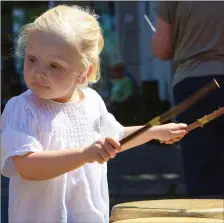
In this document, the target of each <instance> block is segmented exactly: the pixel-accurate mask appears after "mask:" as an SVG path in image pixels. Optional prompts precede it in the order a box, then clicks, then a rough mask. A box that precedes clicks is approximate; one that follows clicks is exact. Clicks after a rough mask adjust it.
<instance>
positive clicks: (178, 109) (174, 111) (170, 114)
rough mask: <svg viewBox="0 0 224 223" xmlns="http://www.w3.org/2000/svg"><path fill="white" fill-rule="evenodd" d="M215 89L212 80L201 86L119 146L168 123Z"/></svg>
mask: <svg viewBox="0 0 224 223" xmlns="http://www.w3.org/2000/svg"><path fill="white" fill-rule="evenodd" d="M217 88H219V84H218V82H217V81H216V80H215V79H213V80H212V81H211V83H209V84H207V85H205V86H203V87H202V88H200V89H199V90H198V91H197V92H195V93H194V94H192V95H191V96H190V97H188V98H187V99H185V100H184V101H183V102H181V103H180V104H179V105H177V106H175V107H173V108H171V109H170V110H168V111H167V112H165V113H163V114H162V115H160V116H157V117H155V118H153V119H152V120H151V121H149V122H148V123H146V124H145V125H144V126H143V127H142V128H140V129H138V130H137V131H135V132H134V133H132V134H130V135H128V136H127V137H125V138H123V139H122V140H121V141H120V144H121V146H122V145H124V144H125V143H127V142H129V141H131V140H132V139H134V138H135V137H137V136H139V135H141V134H142V133H144V132H145V131H147V130H148V129H149V128H151V127H152V126H155V125H161V124H164V123H166V122H167V121H169V120H170V119H172V118H174V117H175V116H177V115H178V114H180V113H182V112H184V111H185V110H186V109H188V108H189V107H190V106H192V105H193V104H195V103H197V102H198V101H200V100H202V99H203V98H205V97H206V96H207V95H209V94H211V93H212V92H213V91H215V90H216V89H217Z"/></svg>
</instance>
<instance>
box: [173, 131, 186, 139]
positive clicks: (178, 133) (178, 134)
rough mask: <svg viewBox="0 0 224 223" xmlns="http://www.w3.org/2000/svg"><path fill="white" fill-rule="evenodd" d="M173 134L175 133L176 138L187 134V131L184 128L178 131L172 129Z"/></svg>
mask: <svg viewBox="0 0 224 223" xmlns="http://www.w3.org/2000/svg"><path fill="white" fill-rule="evenodd" d="M172 134H173V135H175V138H177V137H183V136H184V135H186V134H187V131H186V130H184V129H182V130H176V131H173V130H172Z"/></svg>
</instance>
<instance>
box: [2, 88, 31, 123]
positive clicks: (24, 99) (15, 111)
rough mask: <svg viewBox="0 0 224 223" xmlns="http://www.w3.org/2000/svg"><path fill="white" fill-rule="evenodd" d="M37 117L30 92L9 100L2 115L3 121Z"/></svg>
mask: <svg viewBox="0 0 224 223" xmlns="http://www.w3.org/2000/svg"><path fill="white" fill-rule="evenodd" d="M25 116H27V118H28V116H32V117H34V116H35V109H34V100H33V98H32V93H31V91H30V90H27V91H25V92H24V93H22V94H20V95H18V96H14V97H12V98H11V99H9V100H8V102H7V103H6V105H5V108H4V110H3V113H2V120H3V121H4V120H8V121H9V120H11V121H12V120H14V121H16V120H19V119H20V118H21V117H25Z"/></svg>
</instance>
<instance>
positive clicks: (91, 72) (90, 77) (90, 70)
mask: <svg viewBox="0 0 224 223" xmlns="http://www.w3.org/2000/svg"><path fill="white" fill-rule="evenodd" d="M93 75H94V74H93V65H92V64H90V65H89V68H88V71H87V73H86V76H87V79H88V80H89V81H92V80H95V77H93Z"/></svg>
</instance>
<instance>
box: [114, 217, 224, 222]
mask: <svg viewBox="0 0 224 223" xmlns="http://www.w3.org/2000/svg"><path fill="white" fill-rule="evenodd" d="M115 223H223V221H222V220H219V219H211V218H194V217H192V218H184V217H161V218H160V217H152V218H136V219H128V220H123V221H116V222H115Z"/></svg>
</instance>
